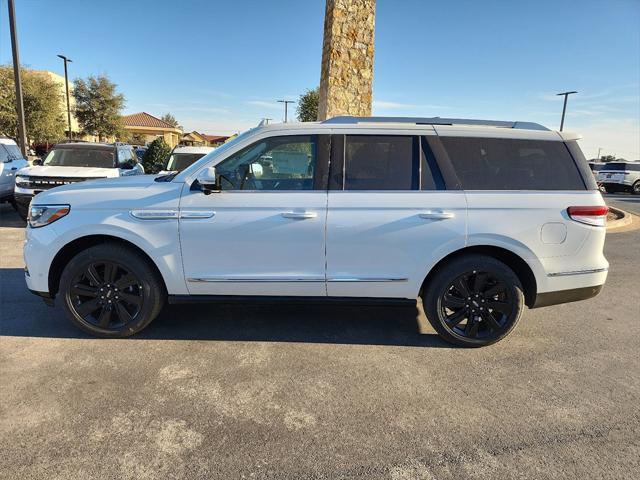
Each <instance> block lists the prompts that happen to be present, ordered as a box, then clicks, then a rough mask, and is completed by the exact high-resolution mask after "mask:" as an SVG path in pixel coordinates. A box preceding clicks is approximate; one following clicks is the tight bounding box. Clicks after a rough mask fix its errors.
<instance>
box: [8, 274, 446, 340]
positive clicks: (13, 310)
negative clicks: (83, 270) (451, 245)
mask: <svg viewBox="0 0 640 480" xmlns="http://www.w3.org/2000/svg"><path fill="white" fill-rule="evenodd" d="M0 304H1V305H2V309H1V310H0V336H16V337H48V338H78V339H92V338H94V337H91V336H89V335H86V334H84V333H83V332H82V331H80V330H78V329H77V328H76V327H74V326H73V325H72V324H71V322H70V321H69V320H67V318H66V317H65V315H64V313H63V311H62V308H61V307H60V306H59V305H56V307H54V308H51V307H47V306H46V305H45V304H44V303H43V302H42V300H40V299H39V298H38V297H36V296H34V295H32V294H31V293H30V292H29V291H28V290H27V288H26V286H25V284H24V272H23V271H22V270H21V269H17V268H15V269H0ZM426 325H427V320H426V318H424V315H422V314H421V312H420V310H419V309H418V308H417V306H413V305H410V306H368V305H367V306H362V305H342V304H341V305H317V304H313V305H286V304H284V305H274V304H264V305H261V304H243V305H238V304H220V303H215V304H197V305H167V306H165V308H164V310H163V311H162V312H161V313H160V315H159V316H158V318H156V319H155V320H154V321H153V322H152V323H151V325H149V326H148V327H147V328H146V329H145V330H143V331H142V332H140V333H139V334H137V335H135V336H134V337H131V338H130V339H129V340H130V341H135V340H210V341H238V342H299V343H331V344H361V345H390V346H394V345H395V346H408V347H434V348H454V347H452V346H451V345H449V344H447V343H445V342H443V341H442V340H440V338H439V337H438V336H437V335H436V334H435V333H433V331H432V330H431V327H427V326H426ZM425 331H426V332H427V333H421V332H425Z"/></svg>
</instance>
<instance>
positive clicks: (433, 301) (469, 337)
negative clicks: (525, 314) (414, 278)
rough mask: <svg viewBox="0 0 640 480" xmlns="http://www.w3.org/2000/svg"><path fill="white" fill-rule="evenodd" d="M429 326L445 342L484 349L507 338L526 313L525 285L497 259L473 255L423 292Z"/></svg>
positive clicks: (450, 266) (444, 271)
mask: <svg viewBox="0 0 640 480" xmlns="http://www.w3.org/2000/svg"><path fill="white" fill-rule="evenodd" d="M422 299H423V305H424V311H425V313H426V315H427V319H428V320H429V323H431V325H432V326H433V328H434V329H435V330H436V332H438V335H440V337H441V338H442V339H444V340H445V341H447V342H449V343H452V344H454V345H459V346H463V347H483V346H486V345H491V344H492V343H496V342H498V341H500V340H502V339H503V338H505V337H506V336H507V335H509V334H510V333H511V332H512V331H513V329H514V328H515V326H516V325H517V323H518V321H519V320H520V317H521V316H522V311H523V309H524V294H523V289H522V283H521V282H520V279H519V278H518V276H517V275H516V274H515V273H514V272H513V270H511V269H510V268H509V267H508V266H507V265H505V264H504V263H502V262H501V261H499V260H496V259H495V258H493V257H489V256H485V255H477V254H471V255H466V256H464V257H459V258H456V259H454V260H452V261H450V262H449V263H447V264H445V265H444V266H443V267H441V268H439V269H438V271H437V272H435V274H434V276H433V277H432V278H431V279H430V280H429V282H428V284H427V285H425V286H424V289H423V292H422Z"/></svg>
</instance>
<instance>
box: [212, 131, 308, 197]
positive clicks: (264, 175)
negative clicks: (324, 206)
mask: <svg viewBox="0 0 640 480" xmlns="http://www.w3.org/2000/svg"><path fill="white" fill-rule="evenodd" d="M316 157H317V137H316V136H315V135H290V136H283V137H271V138H267V139H265V140H261V141H258V142H256V143H254V144H252V145H250V146H248V147H246V148H244V149H242V150H240V151H239V152H237V153H235V154H233V155H232V156H231V157H229V158H227V159H225V160H223V161H222V162H221V163H219V164H218V165H216V171H217V174H218V175H219V177H220V186H221V188H222V189H223V190H313V189H314V174H315V169H316V163H317V162H316Z"/></svg>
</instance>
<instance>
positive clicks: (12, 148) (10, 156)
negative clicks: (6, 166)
mask: <svg viewBox="0 0 640 480" xmlns="http://www.w3.org/2000/svg"><path fill="white" fill-rule="evenodd" d="M21 158H22V153H21V152H20V149H19V148H18V146H17V145H11V144H4V143H1V144H0V161H2V162H3V163H4V162H10V161H11V160H19V159H21Z"/></svg>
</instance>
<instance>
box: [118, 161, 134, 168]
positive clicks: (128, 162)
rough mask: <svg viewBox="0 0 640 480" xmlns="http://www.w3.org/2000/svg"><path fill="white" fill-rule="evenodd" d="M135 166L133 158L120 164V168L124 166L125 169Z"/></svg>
mask: <svg viewBox="0 0 640 480" xmlns="http://www.w3.org/2000/svg"><path fill="white" fill-rule="evenodd" d="M134 166H135V162H134V161H133V160H127V161H126V162H124V163H123V164H122V165H120V168H122V169H123V170H131V169H132V168H133V167H134Z"/></svg>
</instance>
